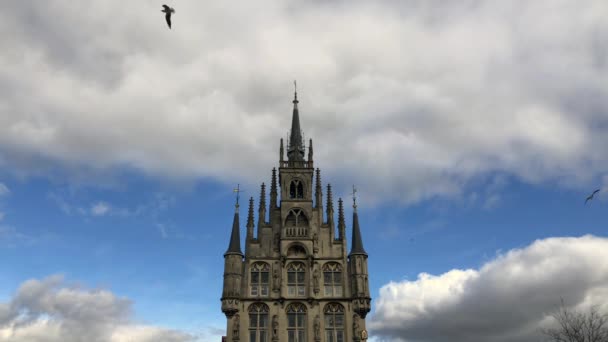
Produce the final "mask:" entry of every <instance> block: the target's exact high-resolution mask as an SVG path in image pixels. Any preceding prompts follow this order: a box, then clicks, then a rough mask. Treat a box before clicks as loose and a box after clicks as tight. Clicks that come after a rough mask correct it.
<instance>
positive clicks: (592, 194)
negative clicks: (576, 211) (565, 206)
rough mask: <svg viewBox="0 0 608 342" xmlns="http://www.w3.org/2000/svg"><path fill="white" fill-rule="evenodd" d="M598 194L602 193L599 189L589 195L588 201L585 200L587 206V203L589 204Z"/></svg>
mask: <svg viewBox="0 0 608 342" xmlns="http://www.w3.org/2000/svg"><path fill="white" fill-rule="evenodd" d="M598 192H600V189H597V190H595V191H594V192H592V193H591V195H589V197H587V199H586V200H585V204H587V202H589V200H592V199H593V196H595V194H597V193H598Z"/></svg>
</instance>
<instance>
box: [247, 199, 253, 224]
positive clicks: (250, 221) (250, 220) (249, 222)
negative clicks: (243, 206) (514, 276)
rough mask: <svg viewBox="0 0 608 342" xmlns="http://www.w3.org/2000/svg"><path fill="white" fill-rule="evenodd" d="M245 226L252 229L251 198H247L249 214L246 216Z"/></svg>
mask: <svg viewBox="0 0 608 342" xmlns="http://www.w3.org/2000/svg"><path fill="white" fill-rule="evenodd" d="M247 226H248V227H253V197H250V198H249V213H248V215H247Z"/></svg>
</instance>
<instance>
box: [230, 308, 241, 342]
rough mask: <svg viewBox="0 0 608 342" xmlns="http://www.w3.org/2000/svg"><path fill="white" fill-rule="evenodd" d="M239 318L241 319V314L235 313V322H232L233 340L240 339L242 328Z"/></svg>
mask: <svg viewBox="0 0 608 342" xmlns="http://www.w3.org/2000/svg"><path fill="white" fill-rule="evenodd" d="M239 319H240V317H239V314H236V315H234V318H233V321H234V323H233V324H232V340H234V341H238V340H239V330H240V323H239Z"/></svg>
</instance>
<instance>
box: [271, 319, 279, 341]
mask: <svg viewBox="0 0 608 342" xmlns="http://www.w3.org/2000/svg"><path fill="white" fill-rule="evenodd" d="M272 340H273V341H278V340H279V317H278V316H277V315H274V316H272Z"/></svg>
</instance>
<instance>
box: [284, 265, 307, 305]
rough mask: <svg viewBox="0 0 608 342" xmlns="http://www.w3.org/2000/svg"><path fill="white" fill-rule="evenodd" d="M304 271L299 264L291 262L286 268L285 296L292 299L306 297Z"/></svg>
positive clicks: (302, 266)
mask: <svg viewBox="0 0 608 342" xmlns="http://www.w3.org/2000/svg"><path fill="white" fill-rule="evenodd" d="M305 278H306V271H305V267H304V264H303V263H301V262H292V263H290V264H289V266H287V294H288V295H289V296H293V297H304V296H305V295H306V283H305V280H304V279H305Z"/></svg>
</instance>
